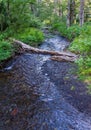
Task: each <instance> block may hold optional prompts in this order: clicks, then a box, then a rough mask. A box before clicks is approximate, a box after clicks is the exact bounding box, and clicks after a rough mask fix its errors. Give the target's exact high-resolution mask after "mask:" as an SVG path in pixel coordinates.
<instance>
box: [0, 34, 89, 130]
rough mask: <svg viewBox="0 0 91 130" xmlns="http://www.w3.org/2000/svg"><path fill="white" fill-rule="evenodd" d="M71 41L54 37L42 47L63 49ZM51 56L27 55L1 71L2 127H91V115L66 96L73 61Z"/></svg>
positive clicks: (75, 129)
mask: <svg viewBox="0 0 91 130" xmlns="http://www.w3.org/2000/svg"><path fill="white" fill-rule="evenodd" d="M68 44H69V43H68V42H67V41H66V40H65V39H63V38H61V37H59V36H54V37H52V38H50V39H46V40H45V42H44V44H43V45H42V46H41V47H40V48H42V49H48V50H56V51H62V50H63V49H64V48H65V47H66V46H68ZM49 57H50V56H43V55H38V54H24V55H21V56H19V57H18V58H17V59H16V61H15V62H13V63H14V64H12V65H11V66H8V67H7V68H6V69H5V71H4V72H0V92H1V93H0V127H1V128H0V130H91V118H90V117H88V116H87V115H85V114H84V113H81V112H79V111H78V110H77V109H76V108H75V107H73V106H72V105H71V103H69V102H68V101H67V100H66V99H65V94H64V91H63V86H64V87H67V85H65V84H64V78H65V73H67V72H66V71H67V67H68V66H70V65H69V64H70V63H59V62H54V61H51V60H49ZM65 64H66V65H65ZM62 67H63V68H62ZM68 68H69V67H68ZM62 70H63V71H62ZM66 77H67V75H66ZM71 83H72V81H71V80H69V84H71ZM69 84H68V86H70V85H69ZM61 88H62V89H61Z"/></svg>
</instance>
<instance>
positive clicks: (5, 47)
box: [0, 40, 14, 61]
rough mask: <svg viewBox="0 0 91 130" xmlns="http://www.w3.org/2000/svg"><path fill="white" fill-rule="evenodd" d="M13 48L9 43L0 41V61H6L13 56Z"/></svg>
mask: <svg viewBox="0 0 91 130" xmlns="http://www.w3.org/2000/svg"><path fill="white" fill-rule="evenodd" d="M13 51H14V50H13V46H12V44H11V43H9V42H7V41H4V40H2V41H1V40H0V61H3V60H6V59H7V58H9V57H11V55H12V54H13Z"/></svg>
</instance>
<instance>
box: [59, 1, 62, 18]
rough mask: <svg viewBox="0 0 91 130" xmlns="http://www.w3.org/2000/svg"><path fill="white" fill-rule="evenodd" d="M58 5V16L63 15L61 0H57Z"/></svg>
mask: <svg viewBox="0 0 91 130" xmlns="http://www.w3.org/2000/svg"><path fill="white" fill-rule="evenodd" d="M58 5H59V16H60V17H63V9H62V0H58Z"/></svg>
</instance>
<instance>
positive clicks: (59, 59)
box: [50, 56, 77, 62]
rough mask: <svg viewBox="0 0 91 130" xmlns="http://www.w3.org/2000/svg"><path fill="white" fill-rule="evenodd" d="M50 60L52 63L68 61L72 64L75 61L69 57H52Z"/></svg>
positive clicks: (74, 58)
mask: <svg viewBox="0 0 91 130" xmlns="http://www.w3.org/2000/svg"><path fill="white" fill-rule="evenodd" d="M50 59H51V60H54V61H70V62H74V61H76V60H77V58H76V57H69V56H52V57H51V58H50Z"/></svg>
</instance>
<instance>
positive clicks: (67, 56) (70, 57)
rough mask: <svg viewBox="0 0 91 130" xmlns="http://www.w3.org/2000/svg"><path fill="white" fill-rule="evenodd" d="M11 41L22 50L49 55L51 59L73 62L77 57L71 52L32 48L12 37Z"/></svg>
mask: <svg viewBox="0 0 91 130" xmlns="http://www.w3.org/2000/svg"><path fill="white" fill-rule="evenodd" d="M13 42H14V44H17V45H19V46H20V47H21V49H22V50H23V52H29V53H37V54H46V55H51V56H52V57H51V59H52V60H57V61H70V62H73V61H75V60H76V59H77V57H78V56H77V55H76V54H74V53H71V52H57V51H48V50H42V49H38V48H34V47H31V46H29V45H27V44H25V43H23V42H21V41H18V40H15V39H13Z"/></svg>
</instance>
